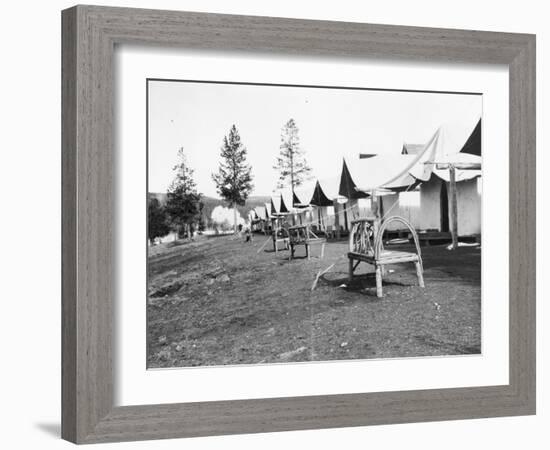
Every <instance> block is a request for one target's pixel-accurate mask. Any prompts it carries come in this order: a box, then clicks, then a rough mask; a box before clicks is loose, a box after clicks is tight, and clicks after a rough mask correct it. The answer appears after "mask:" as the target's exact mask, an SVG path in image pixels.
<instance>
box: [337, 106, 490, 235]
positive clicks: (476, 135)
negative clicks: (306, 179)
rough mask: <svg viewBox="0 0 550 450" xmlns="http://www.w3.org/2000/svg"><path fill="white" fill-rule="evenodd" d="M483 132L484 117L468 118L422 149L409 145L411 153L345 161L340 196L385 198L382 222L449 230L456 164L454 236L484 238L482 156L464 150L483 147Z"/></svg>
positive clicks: (443, 129)
mask: <svg viewBox="0 0 550 450" xmlns="http://www.w3.org/2000/svg"><path fill="white" fill-rule="evenodd" d="M480 130H481V124H480V119H479V115H477V116H476V115H475V114H474V115H467V114H466V115H464V116H463V117H461V119H460V120H457V121H455V122H454V123H449V124H445V125H442V126H441V127H440V128H439V129H438V130H437V131H436V132H435V133H434V134H433V136H432V138H431V139H430V140H429V141H428V142H427V143H426V144H424V145H422V146H420V145H418V144H416V145H415V144H405V145H404V149H405V148H406V149H407V151H406V152H405V151H404V149H403V150H402V151H401V153H400V154H379V155H376V156H374V157H372V158H368V159H363V160H361V159H358V160H354V161H350V160H344V163H343V166H342V172H341V180H340V188H339V194H340V195H344V196H346V197H348V198H350V199H351V201H352V202H353V201H357V199H360V198H363V197H365V196H369V197H370V196H372V195H374V196H375V197H380V202H379V203H380V206H379V213H380V216H381V217H384V216H385V215H386V214H388V213H389V212H391V215H400V216H402V217H404V218H406V219H408V220H409V221H410V222H411V223H412V224H413V226H414V227H415V228H417V229H436V230H439V231H449V230H448V228H449V222H450V221H451V222H452V220H451V219H449V216H452V215H453V211H452V201H451V199H452V195H451V193H449V192H448V191H449V190H450V187H449V185H450V184H452V183H450V174H449V170H448V167H449V165H453V167H455V166H456V167H455V169H456V170H454V172H455V187H456V193H455V198H456V203H458V205H457V206H456V208H455V211H454V214H455V216H456V217H457V221H458V225H457V229H456V230H455V234H456V235H466V234H479V233H480V232H481V223H480V204H481V203H480V201H481V200H480V195H481V194H480V185H479V181H478V178H479V177H480V176H481V157H480V156H477V155H474V154H468V153H465V152H463V150H466V149H474V150H475V149H477V148H480V146H481V143H480V140H481V131H480ZM476 139H477V140H478V141H479V142H477V141H476ZM421 147H422V149H421ZM411 150H412V151H411ZM461 168H465V169H464V170H463V169H461ZM449 204H451V207H449Z"/></svg>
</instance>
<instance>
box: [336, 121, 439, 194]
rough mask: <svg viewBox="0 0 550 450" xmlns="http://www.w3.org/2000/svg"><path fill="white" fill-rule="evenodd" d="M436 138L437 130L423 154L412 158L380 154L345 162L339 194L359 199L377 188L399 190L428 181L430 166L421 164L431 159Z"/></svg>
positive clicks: (407, 155)
mask: <svg viewBox="0 0 550 450" xmlns="http://www.w3.org/2000/svg"><path fill="white" fill-rule="evenodd" d="M439 137H440V130H437V131H436V132H435V134H434V135H433V136H432V138H431V139H430V140H429V141H428V142H427V143H426V144H424V145H423V149H422V151H421V152H418V153H417V154H414V155H409V154H379V155H377V156H374V157H372V158H369V159H364V160H361V159H359V160H354V161H353V162H349V161H346V160H344V164H343V167H342V174H341V179H340V188H339V193H340V194H341V195H344V196H346V197H348V198H361V197H365V196H366V194H367V193H369V192H372V191H374V190H377V189H380V188H384V189H390V190H397V191H398V190H403V189H406V188H408V187H409V186H413V185H415V184H416V183H418V182H420V181H427V180H429V178H430V176H431V172H432V168H433V166H432V165H426V164H424V163H425V162H426V161H430V160H432V159H433V158H434V156H435V154H436V152H437V149H438V143H439Z"/></svg>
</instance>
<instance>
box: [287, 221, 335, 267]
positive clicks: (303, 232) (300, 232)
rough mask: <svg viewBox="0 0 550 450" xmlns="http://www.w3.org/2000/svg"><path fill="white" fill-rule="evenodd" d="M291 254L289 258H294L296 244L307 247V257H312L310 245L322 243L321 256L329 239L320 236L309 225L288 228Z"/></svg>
mask: <svg viewBox="0 0 550 450" xmlns="http://www.w3.org/2000/svg"><path fill="white" fill-rule="evenodd" d="M288 236H289V245H290V255H289V257H288V259H289V260H291V259H292V258H294V251H295V248H294V247H296V246H298V245H303V246H305V248H306V256H307V259H310V251H309V250H310V246H311V245H321V258H323V256H324V254H325V244H326V242H327V240H326V239H325V238H320V237H318V236H317V235H316V234H315V233H314V232H313V231H312V230H311V228H310V226H309V225H295V226H293V227H290V228H289V229H288Z"/></svg>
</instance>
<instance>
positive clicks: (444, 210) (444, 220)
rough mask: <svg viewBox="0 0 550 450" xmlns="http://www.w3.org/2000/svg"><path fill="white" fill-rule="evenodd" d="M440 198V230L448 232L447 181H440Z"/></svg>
mask: <svg viewBox="0 0 550 450" xmlns="http://www.w3.org/2000/svg"><path fill="white" fill-rule="evenodd" d="M439 200H440V218H441V224H440V225H441V232H445V233H448V232H449V197H448V195H447V183H446V182H445V181H441V194H440V196H439Z"/></svg>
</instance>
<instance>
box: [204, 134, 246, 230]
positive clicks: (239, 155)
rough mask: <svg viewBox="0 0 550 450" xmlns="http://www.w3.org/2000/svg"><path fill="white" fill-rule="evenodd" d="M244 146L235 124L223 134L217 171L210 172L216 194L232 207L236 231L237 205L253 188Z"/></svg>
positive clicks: (241, 203)
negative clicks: (226, 133)
mask: <svg viewBox="0 0 550 450" xmlns="http://www.w3.org/2000/svg"><path fill="white" fill-rule="evenodd" d="M246 154H247V151H246V147H245V146H244V145H243V144H242V142H241V137H240V135H239V132H238V131H237V127H236V126H235V125H233V126H231V129H230V130H229V134H228V135H227V136H224V138H223V145H222V147H221V149H220V156H221V161H220V166H219V168H218V173H215V174H212V179H213V180H214V182H215V183H216V189H217V191H218V194H219V195H220V196H221V197H222V198H223V199H224V200H225V201H226V202H227V203H228V204H229V206H230V207H231V208H233V217H234V223H233V227H234V232H235V233H236V232H237V205H241V206H242V205H244V204H245V203H246V199H247V198H248V196H249V195H250V192H251V191H252V189H253V184H252V168H251V167H250V166H249V165H248V164H247V163H246Z"/></svg>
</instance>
